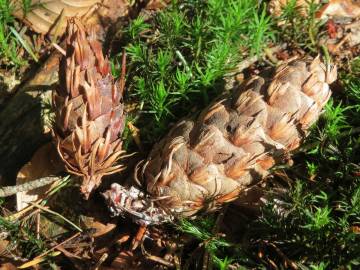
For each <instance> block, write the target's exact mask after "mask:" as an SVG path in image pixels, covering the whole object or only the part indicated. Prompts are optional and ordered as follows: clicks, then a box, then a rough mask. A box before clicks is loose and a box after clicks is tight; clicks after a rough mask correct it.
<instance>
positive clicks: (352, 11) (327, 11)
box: [317, 0, 360, 19]
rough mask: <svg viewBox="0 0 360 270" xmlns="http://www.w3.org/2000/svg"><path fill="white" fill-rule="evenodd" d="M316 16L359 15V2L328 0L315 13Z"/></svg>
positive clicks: (350, 16)
mask: <svg viewBox="0 0 360 270" xmlns="http://www.w3.org/2000/svg"><path fill="white" fill-rule="evenodd" d="M317 17H318V18H322V19H324V18H329V17H330V18H332V17H348V18H358V17H360V3H359V1H352V0H330V1H329V3H327V4H326V5H324V6H323V7H322V8H321V10H320V11H319V12H318V14H317Z"/></svg>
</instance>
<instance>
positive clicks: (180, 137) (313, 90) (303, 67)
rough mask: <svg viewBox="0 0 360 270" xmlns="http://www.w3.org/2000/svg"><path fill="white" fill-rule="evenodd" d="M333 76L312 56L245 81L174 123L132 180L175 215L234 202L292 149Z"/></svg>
mask: <svg viewBox="0 0 360 270" xmlns="http://www.w3.org/2000/svg"><path fill="white" fill-rule="evenodd" d="M336 76H337V72H336V68H332V67H330V66H325V65H324V64H323V63H321V61H320V59H319V58H316V59H315V60H312V59H302V60H291V61H289V62H287V63H284V64H282V65H281V66H279V67H278V68H277V69H276V72H275V74H273V76H272V78H267V77H264V76H255V77H253V78H251V79H250V80H248V81H247V82H245V83H243V84H242V85H241V86H240V87H237V88H236V89H234V91H233V92H232V94H231V95H230V96H226V97H224V98H223V99H221V100H218V101H217V102H215V103H213V104H212V105H210V106H209V107H208V108H207V109H205V110H204V111H203V112H202V113H201V114H200V115H199V116H198V117H197V118H196V119H195V120H184V121H181V122H179V123H178V124H177V125H175V127H173V128H172V130H171V131H170V132H169V134H168V135H167V136H165V137H164V138H163V139H162V140H161V141H160V142H159V143H158V144H157V145H155V146H154V148H153V149H152V151H151V153H150V156H149V158H148V159H147V160H146V161H144V162H143V163H141V164H140V165H139V166H138V168H137V171H136V177H137V178H138V179H139V180H140V181H142V182H143V184H144V185H145V186H146V188H147V191H148V192H149V193H150V194H151V195H152V197H154V198H158V199H159V200H158V202H159V205H160V206H161V207H163V208H165V209H168V210H170V211H172V212H173V213H174V214H176V215H182V216H189V215H193V214H195V213H196V212H198V211H199V210H208V209H210V210H211V209H214V208H216V207H217V206H219V205H221V204H222V203H224V202H229V201H231V200H234V199H236V198H237V196H238V195H239V193H240V192H241V191H243V190H244V189H245V188H247V187H249V186H250V185H253V184H255V183H257V182H259V181H260V180H261V179H263V178H264V177H265V176H266V175H267V174H268V170H269V169H270V168H271V167H272V166H273V165H275V164H276V163H278V162H282V161H283V160H284V157H286V156H287V155H288V153H289V151H291V150H293V149H295V148H297V147H298V146H299V144H300V143H301V141H302V140H303V139H304V137H305V136H306V134H307V130H308V128H309V127H310V126H311V125H312V124H313V123H314V122H315V121H316V120H317V119H318V117H319V114H320V112H321V111H322V109H323V107H324V105H325V103H326V102H327V101H328V99H329V97H330V95H331V92H330V89H329V84H330V83H332V82H333V81H334V80H335V79H336Z"/></svg>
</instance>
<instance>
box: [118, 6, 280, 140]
mask: <svg viewBox="0 0 360 270" xmlns="http://www.w3.org/2000/svg"><path fill="white" fill-rule="evenodd" d="M257 2H258V1H255V0H250V1H249V0H246V1H245V0H225V1H223V0H221V1H220V0H209V1H193V0H186V1H181V3H180V2H178V1H173V4H172V5H170V6H169V7H168V8H167V9H166V10H164V11H162V12H159V13H158V14H157V15H156V16H155V18H153V19H152V20H151V21H146V22H145V20H144V18H143V17H138V18H137V19H135V20H134V21H132V22H131V23H130V24H129V26H128V27H127V28H126V29H125V30H124V33H123V37H124V40H125V47H126V52H127V56H128V65H127V69H128V78H127V86H128V87H127V92H128V93H129V95H130V96H129V97H128V99H130V100H131V99H133V100H134V101H135V102H136V103H137V104H141V108H142V110H141V112H140V113H141V115H140V118H139V120H138V122H136V123H135V125H137V126H141V127H142V129H141V131H142V138H143V139H145V141H146V142H154V141H156V140H157V139H158V137H159V136H160V135H162V134H163V132H164V131H166V130H167V129H168V125H169V123H170V122H172V121H174V120H177V119H179V118H180V117H182V116H184V115H186V114H188V113H189V112H190V111H192V110H197V109H199V108H198V107H204V106H205V105H207V104H208V103H209V102H210V100H211V99H212V98H213V97H214V96H216V95H218V94H219V93H220V91H222V89H223V87H222V86H221V85H222V84H223V81H222V78H223V76H224V74H226V73H227V72H228V71H230V70H231V69H232V68H233V67H234V66H235V64H236V63H237V62H238V61H240V60H241V59H242V58H243V57H244V56H247V55H251V54H256V53H258V54H259V53H261V52H262V49H263V48H264V47H266V45H267V42H268V41H270V40H272V39H274V34H273V32H272V31H271V29H270V26H271V22H270V19H269V17H268V16H267V15H266V12H265V9H264V8H260V7H257ZM254 7H255V8H254ZM150 25H151V27H150ZM244 37H246V38H244ZM119 58H120V55H119V56H116V57H115V58H113V59H112V63H113V70H114V71H115V70H119V69H120V67H119ZM114 73H117V74H116V75H118V72H114Z"/></svg>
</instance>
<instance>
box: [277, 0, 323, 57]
mask: <svg viewBox="0 0 360 270" xmlns="http://www.w3.org/2000/svg"><path fill="white" fill-rule="evenodd" d="M306 2H307V3H308V7H307V8H306V9H305V10H304V9H303V10H302V12H304V11H305V12H306V14H307V15H306V16H304V15H301V13H300V12H301V10H300V9H299V8H297V7H296V4H297V0H290V1H288V3H287V5H286V6H285V7H284V8H283V10H282V14H281V16H280V17H279V18H274V20H275V21H277V24H278V29H277V34H278V39H279V40H281V41H282V42H288V43H289V44H291V45H292V46H294V47H297V48H299V47H301V48H302V49H307V50H308V51H310V52H315V53H317V52H318V48H317V46H318V44H317V41H318V40H319V37H320V34H321V31H320V28H321V26H322V25H323V22H322V21H320V20H318V19H316V16H315V15H316V12H317V11H318V10H319V8H320V5H319V4H316V3H315V1H314V0H310V1H306Z"/></svg>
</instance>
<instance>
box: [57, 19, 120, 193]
mask: <svg viewBox="0 0 360 270" xmlns="http://www.w3.org/2000/svg"><path fill="white" fill-rule="evenodd" d="M66 36H67V37H66V55H65V56H64V57H63V58H62V61H61V63H60V69H59V81H60V86H59V87H58V89H56V91H54V93H53V107H54V109H55V112H56V119H55V123H54V127H53V131H54V138H55V142H56V145H57V150H58V152H59V154H60V156H61V158H62V160H63V161H64V162H65V165H66V169H67V171H68V172H70V173H72V174H75V175H78V176H81V177H82V179H83V182H82V186H81V192H82V193H83V194H84V195H85V197H86V198H87V197H88V196H89V194H90V192H91V191H92V190H93V189H94V188H96V187H97V186H98V185H99V184H100V182H101V178H102V176H104V175H108V174H112V173H114V172H117V171H119V170H121V168H122V166H121V165H114V162H115V161H116V160H117V159H118V158H119V157H120V155H121V154H122V152H123V151H122V150H121V146H122V141H121V139H120V138H119V136H120V135H121V133H122V131H123V129H124V122H125V116H124V106H123V104H122V103H121V99H122V90H123V81H121V85H119V84H118V83H117V82H115V81H114V78H113V77H112V75H111V73H110V64H109V61H108V60H107V59H106V58H104V56H103V53H102V48H101V44H100V43H99V42H98V41H97V40H96V35H95V33H94V31H93V30H92V29H90V30H89V31H88V32H87V31H85V29H84V26H83V25H82V24H81V23H80V21H79V20H77V19H74V18H73V19H70V20H69V21H68V25H67V29H66Z"/></svg>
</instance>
